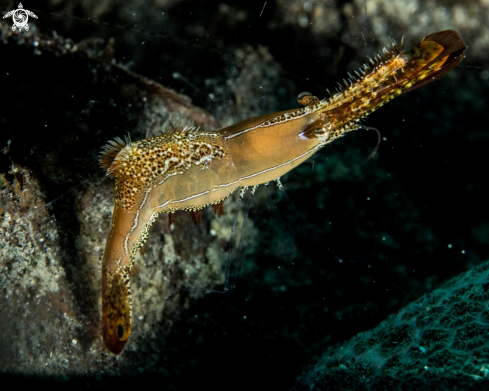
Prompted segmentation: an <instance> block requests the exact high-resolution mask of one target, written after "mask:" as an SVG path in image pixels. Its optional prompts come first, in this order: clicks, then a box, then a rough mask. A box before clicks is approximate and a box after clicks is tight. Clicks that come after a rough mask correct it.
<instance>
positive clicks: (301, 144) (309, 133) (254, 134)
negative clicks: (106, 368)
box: [100, 30, 466, 354]
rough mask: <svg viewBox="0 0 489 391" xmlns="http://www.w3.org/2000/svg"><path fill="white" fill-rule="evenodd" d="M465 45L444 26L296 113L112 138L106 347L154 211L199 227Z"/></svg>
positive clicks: (305, 99) (443, 69) (438, 72)
mask: <svg viewBox="0 0 489 391" xmlns="http://www.w3.org/2000/svg"><path fill="white" fill-rule="evenodd" d="M465 50H466V46H465V44H464V42H463V41H462V39H461V37H460V35H459V34H458V33H457V32H455V31H452V30H446V31H441V32H438V33H435V34H432V35H429V36H427V37H426V38H424V39H422V40H421V42H419V43H418V44H417V45H416V46H415V47H414V48H413V49H412V50H411V51H410V52H408V53H404V51H403V49H402V46H401V48H399V47H398V46H396V45H395V44H393V45H392V48H390V49H388V50H387V49H384V52H383V53H382V54H381V55H377V56H376V57H375V58H374V59H371V60H370V64H368V65H364V66H363V67H362V68H361V69H360V71H359V73H358V72H357V73H356V75H357V76H356V77H354V76H350V78H349V80H348V81H346V80H345V81H344V83H345V88H344V89H342V90H340V91H338V92H337V93H336V94H334V95H332V96H330V97H329V98H327V99H322V100H320V99H318V98H316V97H314V96H312V95H311V94H309V93H302V94H300V95H299V97H298V101H299V103H300V104H301V105H302V106H304V107H302V108H299V109H293V110H286V111H281V112H278V113H272V114H266V115H262V116H259V117H255V118H250V119H247V120H245V121H242V122H239V123H237V124H235V125H232V126H230V127H227V128H224V129H220V130H217V131H212V132H209V131H203V130H198V129H195V128H193V127H191V126H176V127H174V128H173V129H171V130H169V131H167V132H165V133H164V134H162V135H160V136H156V137H152V138H148V139H144V140H141V141H138V142H130V141H129V140H126V142H124V141H123V140H121V139H120V138H117V139H115V141H109V144H108V145H107V146H106V147H104V149H103V151H102V155H101V158H100V163H101V165H102V166H103V167H104V168H105V169H107V175H109V176H112V177H114V178H115V200H114V204H115V205H114V213H113V216H112V223H111V230H110V233H109V237H108V239H107V244H106V248H105V253H104V260H103V266H102V328H103V330H102V333H103V339H104V342H105V345H106V346H107V348H108V350H109V351H111V352H112V353H114V354H120V353H121V352H122V350H123V349H124V346H125V345H126V343H127V341H128V338H129V335H130V333H131V318H132V302H131V288H130V277H131V269H132V267H133V264H134V259H135V254H136V251H137V250H138V248H140V247H141V246H142V245H143V244H144V242H145V240H146V238H147V235H148V231H149V228H150V227H151V225H152V223H153V222H154V221H155V219H156V217H157V216H158V214H160V213H166V214H168V215H169V217H170V222H171V221H172V220H173V218H174V214H173V213H174V212H175V211H177V210H186V211H190V212H191V215H192V219H193V221H194V223H196V224H197V223H198V222H199V221H200V213H201V210H202V209H203V208H204V207H206V206H209V205H211V206H212V207H213V209H214V210H215V211H216V214H218V215H221V214H222V213H223V208H222V203H223V200H224V199H225V198H226V197H228V196H229V195H230V194H231V193H233V192H234V191H235V190H236V189H238V188H242V189H246V188H247V187H252V188H256V186H258V185H260V184H264V183H268V182H270V181H272V180H277V179H279V178H280V177H281V176H282V175H284V174H285V173H287V172H288V171H290V170H292V169H293V168H294V167H297V166H298V165H299V164H301V163H302V162H304V161H305V160H306V159H308V158H310V157H311V156H312V155H313V154H314V153H316V152H317V151H318V150H319V149H321V147H323V146H324V145H325V144H327V143H330V142H332V141H334V140H335V139H337V138H338V137H341V136H343V135H344V134H345V133H347V132H348V131H351V130H355V129H359V128H361V125H359V121H360V120H361V119H362V118H365V117H366V116H367V115H368V114H370V113H372V112H373V111H375V110H376V109H377V108H379V107H381V106H382V105H384V104H385V103H387V102H389V101H390V100H392V99H393V98H395V97H396V96H399V95H400V94H402V93H404V92H407V91H410V90H414V89H416V88H418V87H421V86H423V85H425V84H428V83H430V82H432V81H434V80H436V79H438V78H440V77H442V76H443V75H445V74H446V73H448V72H449V71H450V70H452V69H453V68H454V67H455V66H457V64H458V63H459V62H460V61H461V60H462V58H463V57H464V52H465Z"/></svg>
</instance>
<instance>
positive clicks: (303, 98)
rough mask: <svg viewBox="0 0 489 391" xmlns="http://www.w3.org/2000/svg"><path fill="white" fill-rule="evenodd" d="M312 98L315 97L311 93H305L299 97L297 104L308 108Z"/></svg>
mask: <svg viewBox="0 0 489 391" xmlns="http://www.w3.org/2000/svg"><path fill="white" fill-rule="evenodd" d="M312 98H313V96H312V94H311V93H310V92H307V91H303V92H301V93H300V94H299V95H298V96H297V102H298V103H299V104H300V105H303V106H307V105H308V103H309V102H310V100H311V99H312Z"/></svg>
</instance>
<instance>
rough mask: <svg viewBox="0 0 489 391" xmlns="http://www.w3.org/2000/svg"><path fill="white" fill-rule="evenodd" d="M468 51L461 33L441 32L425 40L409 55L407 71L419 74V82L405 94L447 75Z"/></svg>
mask: <svg viewBox="0 0 489 391" xmlns="http://www.w3.org/2000/svg"><path fill="white" fill-rule="evenodd" d="M466 49H467V46H466V45H465V43H464V41H463V40H462V38H461V37H460V35H459V33H457V32H456V31H453V30H445V31H439V32H437V33H434V34H431V35H428V36H427V37H425V38H423V39H422V40H421V42H420V43H418V44H417V45H416V46H415V47H414V48H413V49H412V50H411V51H410V52H409V53H407V57H408V59H409V61H408V64H407V67H406V68H407V71H408V73H413V74H417V75H418V82H416V83H414V84H413V85H412V86H411V87H409V88H408V89H406V90H404V92H407V91H412V90H415V89H416V88H419V87H422V86H424V85H426V84H428V83H431V82H433V81H435V80H437V79H439V78H441V77H442V76H444V75H446V74H447V73H448V72H450V71H451V70H452V69H453V68H455V67H456V66H457V65H458V64H459V63H460V61H462V59H463V58H464V56H465V50H466ZM427 76H429V77H427Z"/></svg>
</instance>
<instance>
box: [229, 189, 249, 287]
mask: <svg viewBox="0 0 489 391" xmlns="http://www.w3.org/2000/svg"><path fill="white" fill-rule="evenodd" d="M252 198H253V196H252V195H251V194H250V196H249V197H248V201H247V202H246V210H245V214H244V217H243V224H241V236H240V238H239V244H238V251H237V253H236V262H235V265H234V268H235V273H234V276H233V283H232V285H231V289H235V288H236V279H237V278H238V270H239V257H240V255H241V248H242V247H241V246H242V244H243V237H244V234H245V229H246V223H247V222H248V214H249V212H250V207H251V199H252ZM226 282H227V281H226Z"/></svg>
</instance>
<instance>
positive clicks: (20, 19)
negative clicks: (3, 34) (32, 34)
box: [3, 3, 37, 31]
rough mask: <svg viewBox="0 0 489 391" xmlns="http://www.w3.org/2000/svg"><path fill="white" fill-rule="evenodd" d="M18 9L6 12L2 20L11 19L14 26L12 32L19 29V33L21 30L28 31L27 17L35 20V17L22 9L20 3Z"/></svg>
mask: <svg viewBox="0 0 489 391" xmlns="http://www.w3.org/2000/svg"><path fill="white" fill-rule="evenodd" d="M18 7H19V8H18V9H16V10H13V11H10V12H7V13H6V14H5V15H3V18H4V19H5V18H9V17H10V16H11V17H12V19H13V21H14V24H13V26H12V30H13V31H16V30H17V29H19V31H22V28H24V29H25V31H29V25H28V24H27V21H28V20H29V16H32V17H33V18H36V19H37V15H36V14H35V13H34V12H32V11H29V10H26V9H24V6H23V5H22V3H19V5H18Z"/></svg>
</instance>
